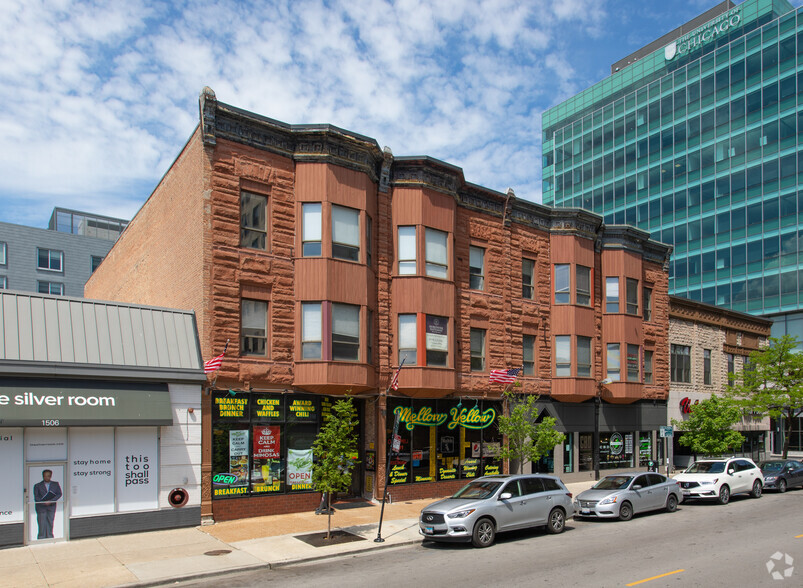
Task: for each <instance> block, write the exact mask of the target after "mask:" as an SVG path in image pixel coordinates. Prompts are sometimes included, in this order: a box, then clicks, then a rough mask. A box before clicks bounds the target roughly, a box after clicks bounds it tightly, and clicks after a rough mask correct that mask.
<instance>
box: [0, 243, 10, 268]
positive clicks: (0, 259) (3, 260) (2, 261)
mask: <svg viewBox="0 0 803 588" xmlns="http://www.w3.org/2000/svg"><path fill="white" fill-rule="evenodd" d="M7 255H8V245H6V244H5V243H4V242H3V241H0V265H6V264H7V263H8V258H7Z"/></svg>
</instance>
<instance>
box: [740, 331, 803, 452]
mask: <svg viewBox="0 0 803 588" xmlns="http://www.w3.org/2000/svg"><path fill="white" fill-rule="evenodd" d="M799 344H800V342H799V341H798V339H797V338H796V337H792V336H790V335H784V336H783V337H781V338H780V339H777V338H775V337H770V344H769V346H768V347H765V348H764V349H760V350H758V351H753V352H751V353H750V362H749V363H746V364H745V366H744V368H743V369H742V372H741V373H740V374H730V376H731V379H732V381H733V383H732V384H731V385H730V386H728V389H727V394H728V396H729V397H730V398H732V399H733V400H734V401H735V402H736V403H737V404H738V405H739V406H740V407H741V408H742V409H743V410H744V411H745V412H752V413H756V414H759V415H761V416H770V417H772V418H774V419H777V418H780V417H783V418H784V419H785V421H786V434H785V435H784V441H783V458H784V459H786V458H787V456H788V454H789V441H790V439H791V437H792V425H793V423H794V420H795V418H796V417H799V416H800V415H801V414H803V353H800V352H798V351H797V350H796V347H797V346H798V345H799Z"/></svg>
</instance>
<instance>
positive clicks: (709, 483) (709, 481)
mask: <svg viewBox="0 0 803 588" xmlns="http://www.w3.org/2000/svg"><path fill="white" fill-rule="evenodd" d="M717 480H719V478H714V479H713V480H703V481H702V482H700V486H711V485H712V484H716V483H717Z"/></svg>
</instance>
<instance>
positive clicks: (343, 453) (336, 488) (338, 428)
mask: <svg viewBox="0 0 803 588" xmlns="http://www.w3.org/2000/svg"><path fill="white" fill-rule="evenodd" d="M357 424H358V421H357V409H356V408H354V405H353V404H352V402H351V398H346V399H344V400H338V401H337V402H335V404H334V406H332V412H331V414H330V416H329V418H328V419H327V420H326V422H325V423H324V425H323V426H322V427H321V430H320V432H319V433H318V436H317V437H316V438H315V442H314V443H313V444H312V454H313V455H314V456H315V460H314V461H313V463H312V487H313V488H315V490H317V491H319V492H325V493H326V496H327V504H326V510H327V511H328V517H327V519H328V521H327V528H326V538H327V539H330V538H331V535H332V493H333V492H342V491H344V490H347V489H348V488H349V486H350V485H351V470H352V468H353V467H354V465H355V464H356V463H357V461H356V460H354V459H352V455H354V454H355V453H356V452H357V435H356V432H355V430H356V427H357Z"/></svg>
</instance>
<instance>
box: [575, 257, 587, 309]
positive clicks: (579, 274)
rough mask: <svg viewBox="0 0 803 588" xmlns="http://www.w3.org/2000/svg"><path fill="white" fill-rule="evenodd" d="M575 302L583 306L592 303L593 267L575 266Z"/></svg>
mask: <svg viewBox="0 0 803 588" xmlns="http://www.w3.org/2000/svg"><path fill="white" fill-rule="evenodd" d="M574 276H575V285H574V288H575V293H574V296H575V303H576V304H580V305H582V306H589V305H590V304H591V268H590V267H586V266H584V265H578V266H576V267H575V271H574Z"/></svg>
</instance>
